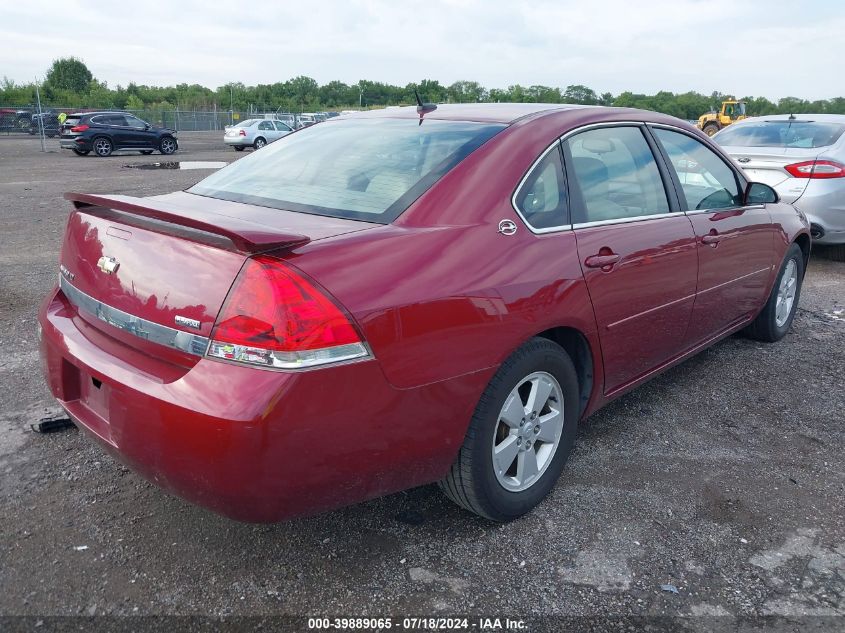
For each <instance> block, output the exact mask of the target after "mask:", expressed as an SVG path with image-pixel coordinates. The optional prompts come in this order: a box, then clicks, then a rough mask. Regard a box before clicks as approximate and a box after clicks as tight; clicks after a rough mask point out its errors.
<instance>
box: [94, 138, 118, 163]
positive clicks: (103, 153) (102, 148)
mask: <svg viewBox="0 0 845 633" xmlns="http://www.w3.org/2000/svg"><path fill="white" fill-rule="evenodd" d="M92 145H93V147H94V154H96V155H97V156H98V157H99V158H106V157H107V156H111V153H112V152H113V151H114V144H113V143H112V142H111V139H109V138H108V137H105V136H98V137H97V138H95V139H94V142H93V144H92Z"/></svg>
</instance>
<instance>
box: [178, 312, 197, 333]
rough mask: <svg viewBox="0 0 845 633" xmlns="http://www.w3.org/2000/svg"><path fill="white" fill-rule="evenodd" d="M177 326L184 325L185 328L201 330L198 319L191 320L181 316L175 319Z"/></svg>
mask: <svg viewBox="0 0 845 633" xmlns="http://www.w3.org/2000/svg"><path fill="white" fill-rule="evenodd" d="M174 318H175V319H176V325H184V326H185V327H192V328H194V329H195V330H198V329H200V322H199V321H197V320H196V319H189V318H188V317H184V316H182V315H181V314H177V315H176V316H175V317H174Z"/></svg>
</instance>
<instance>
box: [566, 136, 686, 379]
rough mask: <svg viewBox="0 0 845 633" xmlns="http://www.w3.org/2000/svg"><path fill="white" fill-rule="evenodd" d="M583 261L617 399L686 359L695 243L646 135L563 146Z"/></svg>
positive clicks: (578, 139)
mask: <svg viewBox="0 0 845 633" xmlns="http://www.w3.org/2000/svg"><path fill="white" fill-rule="evenodd" d="M563 149H564V157H565V165H566V173H567V180H568V184H569V189H570V193H571V200H572V203H571V204H572V220H573V229H574V231H575V236H576V240H577V244H578V256H579V260H580V262H581V266H582V270H583V273H584V278H585V280H586V282H587V287H588V289H589V292H590V297H591V299H592V303H593V309H594V311H595V316H596V322H597V325H598V328H599V337H600V339H601V347H602V357H603V359H604V372H605V391H606V393H611V392H613V391H616V390H618V389H620V388H622V387H624V386H625V385H626V384H629V383H631V382H632V381H635V380H637V379H638V378H641V377H643V376H645V375H647V374H648V373H649V372H651V371H652V370H654V369H655V368H657V367H658V366H660V365H662V364H663V363H665V362H666V361H668V360H670V359H672V358H673V357H676V356H678V355H679V354H680V353H681V352H683V350H684V341H685V334H686V330H687V326H688V324H689V321H690V316H691V314H692V308H693V303H694V300H695V287H696V278H697V266H698V259H697V256H696V252H695V234H694V232H693V229H692V225H691V223H690V221H689V219H688V218H687V217H686V216H685V215H684V214H683V213H682V212H680V211H679V208H678V203H677V199H676V198H675V195H674V190H673V189H672V187H671V184H670V185H669V188H668V189H667V186H666V185H667V183H671V180H670V179H669V175H668V172H667V171H666V168H665V166H664V165H662V164H659V162H658V161H657V160H656V159H655V154H654V151H653V150H654V147H653V141H651V139H649V138H648V136H647V135H646V133H645V130H644V128H643V127H641V126H638V125H615V126H608V127H600V128H592V129H589V130H585V131H583V132H578V133H576V134H574V135H570V136H567V137H565V138H564V140H563Z"/></svg>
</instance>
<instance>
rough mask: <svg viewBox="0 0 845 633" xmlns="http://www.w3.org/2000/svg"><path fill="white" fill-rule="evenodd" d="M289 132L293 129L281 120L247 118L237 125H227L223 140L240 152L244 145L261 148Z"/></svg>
mask: <svg viewBox="0 0 845 633" xmlns="http://www.w3.org/2000/svg"><path fill="white" fill-rule="evenodd" d="M291 132H293V129H292V128H291V127H290V126H289V125H288V124H287V123H284V122H283V121H276V120H271V119H247V120H246V121H241V122H240V123H238V124H237V125H232V126H230V127H227V128H226V132H225V134H224V135H223V142H224V143H226V145H230V146H232V147H233V148H235V151H237V152H242V151H244V148H246V147H254V148H255V149H261V148H262V147H264V146H265V145H267V144H268V143H272V142H273V141H277V140H279V139H280V138H282V137H283V136H287V135H288V134H290V133H291Z"/></svg>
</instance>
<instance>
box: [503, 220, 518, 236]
mask: <svg viewBox="0 0 845 633" xmlns="http://www.w3.org/2000/svg"><path fill="white" fill-rule="evenodd" d="M499 233H501V234H502V235H513V234H514V233H516V222H513V221H512V220H502V221H501V222H499Z"/></svg>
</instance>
